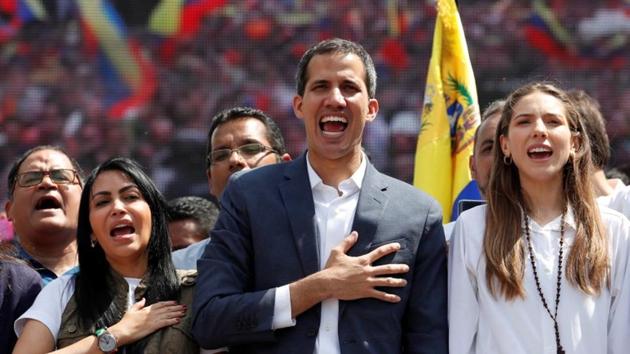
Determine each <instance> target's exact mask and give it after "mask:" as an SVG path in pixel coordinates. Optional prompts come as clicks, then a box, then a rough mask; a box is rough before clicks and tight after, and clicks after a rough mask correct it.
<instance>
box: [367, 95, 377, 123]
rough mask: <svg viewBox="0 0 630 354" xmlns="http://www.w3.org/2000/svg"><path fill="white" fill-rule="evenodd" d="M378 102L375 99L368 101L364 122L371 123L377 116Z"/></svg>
mask: <svg viewBox="0 0 630 354" xmlns="http://www.w3.org/2000/svg"><path fill="white" fill-rule="evenodd" d="M378 108H379V106H378V100H377V99H376V98H370V100H369V101H368V113H367V116H366V117H365V120H366V121H368V122H371V121H373V120H374V119H376V115H377V114H378Z"/></svg>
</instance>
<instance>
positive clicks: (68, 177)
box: [5, 145, 82, 285]
mask: <svg viewBox="0 0 630 354" xmlns="http://www.w3.org/2000/svg"><path fill="white" fill-rule="evenodd" d="M7 179H8V189H9V200H8V201H7V202H6V205H5V210H6V212H7V216H8V218H9V219H10V220H11V221H12V222H13V227H14V229H15V233H16V239H17V243H16V247H17V251H18V257H19V258H22V259H24V260H25V261H27V262H28V263H30V265H31V266H32V267H33V268H34V269H35V270H36V271H37V272H38V273H39V274H40V276H41V277H42V282H43V283H44V285H45V284H47V283H48V282H50V281H51V280H53V279H55V278H57V277H58V276H60V275H62V274H64V273H67V272H74V271H76V270H77V265H78V258H77V244H76V229H77V218H78V212H79V201H80V199H81V190H82V182H81V169H80V167H79V164H78V163H77V162H76V161H75V160H74V159H72V158H71V157H69V156H68V155H67V154H66V153H65V151H64V150H63V149H61V148H60V147H56V146H48V145H43V146H37V147H35V148H32V149H30V150H28V151H27V152H25V153H24V154H23V155H22V156H21V157H20V158H18V159H17V160H16V161H15V162H14V163H13V165H12V166H11V170H10V171H9V174H8V178H7Z"/></svg>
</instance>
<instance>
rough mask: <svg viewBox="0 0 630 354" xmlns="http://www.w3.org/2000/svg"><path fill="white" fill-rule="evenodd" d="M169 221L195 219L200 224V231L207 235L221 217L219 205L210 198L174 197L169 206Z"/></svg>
mask: <svg viewBox="0 0 630 354" xmlns="http://www.w3.org/2000/svg"><path fill="white" fill-rule="evenodd" d="M167 212H168V218H169V221H179V220H186V219H193V220H195V222H196V223H197V224H198V225H199V229H200V230H199V231H200V232H201V233H202V234H203V235H206V237H207V236H208V235H209V234H210V230H212V227H213V226H214V223H215V222H216V221H217V218H218V217H219V207H218V206H217V205H216V204H215V203H213V202H211V201H210V200H208V199H205V198H201V197H196V196H186V197H179V198H175V199H172V200H170V201H169V202H168V207H167Z"/></svg>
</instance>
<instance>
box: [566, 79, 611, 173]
mask: <svg viewBox="0 0 630 354" xmlns="http://www.w3.org/2000/svg"><path fill="white" fill-rule="evenodd" d="M567 93H568V95H569V98H571V101H573V104H574V105H575V109H576V110H577V112H578V113H579V115H580V120H581V121H582V125H583V126H584V130H585V131H586V135H587V136H588V140H589V142H590V144H591V151H592V152H591V160H592V161H593V166H594V167H595V168H596V169H598V170H603V169H604V168H605V167H606V164H608V160H610V146H609V142H608V134H607V133H606V123H605V122H604V117H603V116H602V112H601V111H600V109H599V108H600V106H599V102H597V100H596V99H594V98H593V97H591V96H589V95H588V94H587V93H586V92H584V91H582V90H571V91H569V92H567Z"/></svg>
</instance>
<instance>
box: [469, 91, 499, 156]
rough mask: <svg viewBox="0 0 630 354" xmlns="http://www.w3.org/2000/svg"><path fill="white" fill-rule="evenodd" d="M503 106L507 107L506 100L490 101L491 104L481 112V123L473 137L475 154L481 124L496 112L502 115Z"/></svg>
mask: <svg viewBox="0 0 630 354" xmlns="http://www.w3.org/2000/svg"><path fill="white" fill-rule="evenodd" d="M503 107H505V100H502V99H501V100H495V101H492V102H490V104H489V105H488V107H486V109H484V110H483V112H482V113H481V123H479V126H478V127H477V129H475V135H474V137H473V141H474V146H473V154H475V153H476V152H477V146H478V145H477V138H478V137H479V130H480V128H481V126H482V125H483V123H484V122H485V121H487V120H488V118H490V117H492V116H493V115H495V114H497V113H498V114H499V115H501V111H502V110H503Z"/></svg>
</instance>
